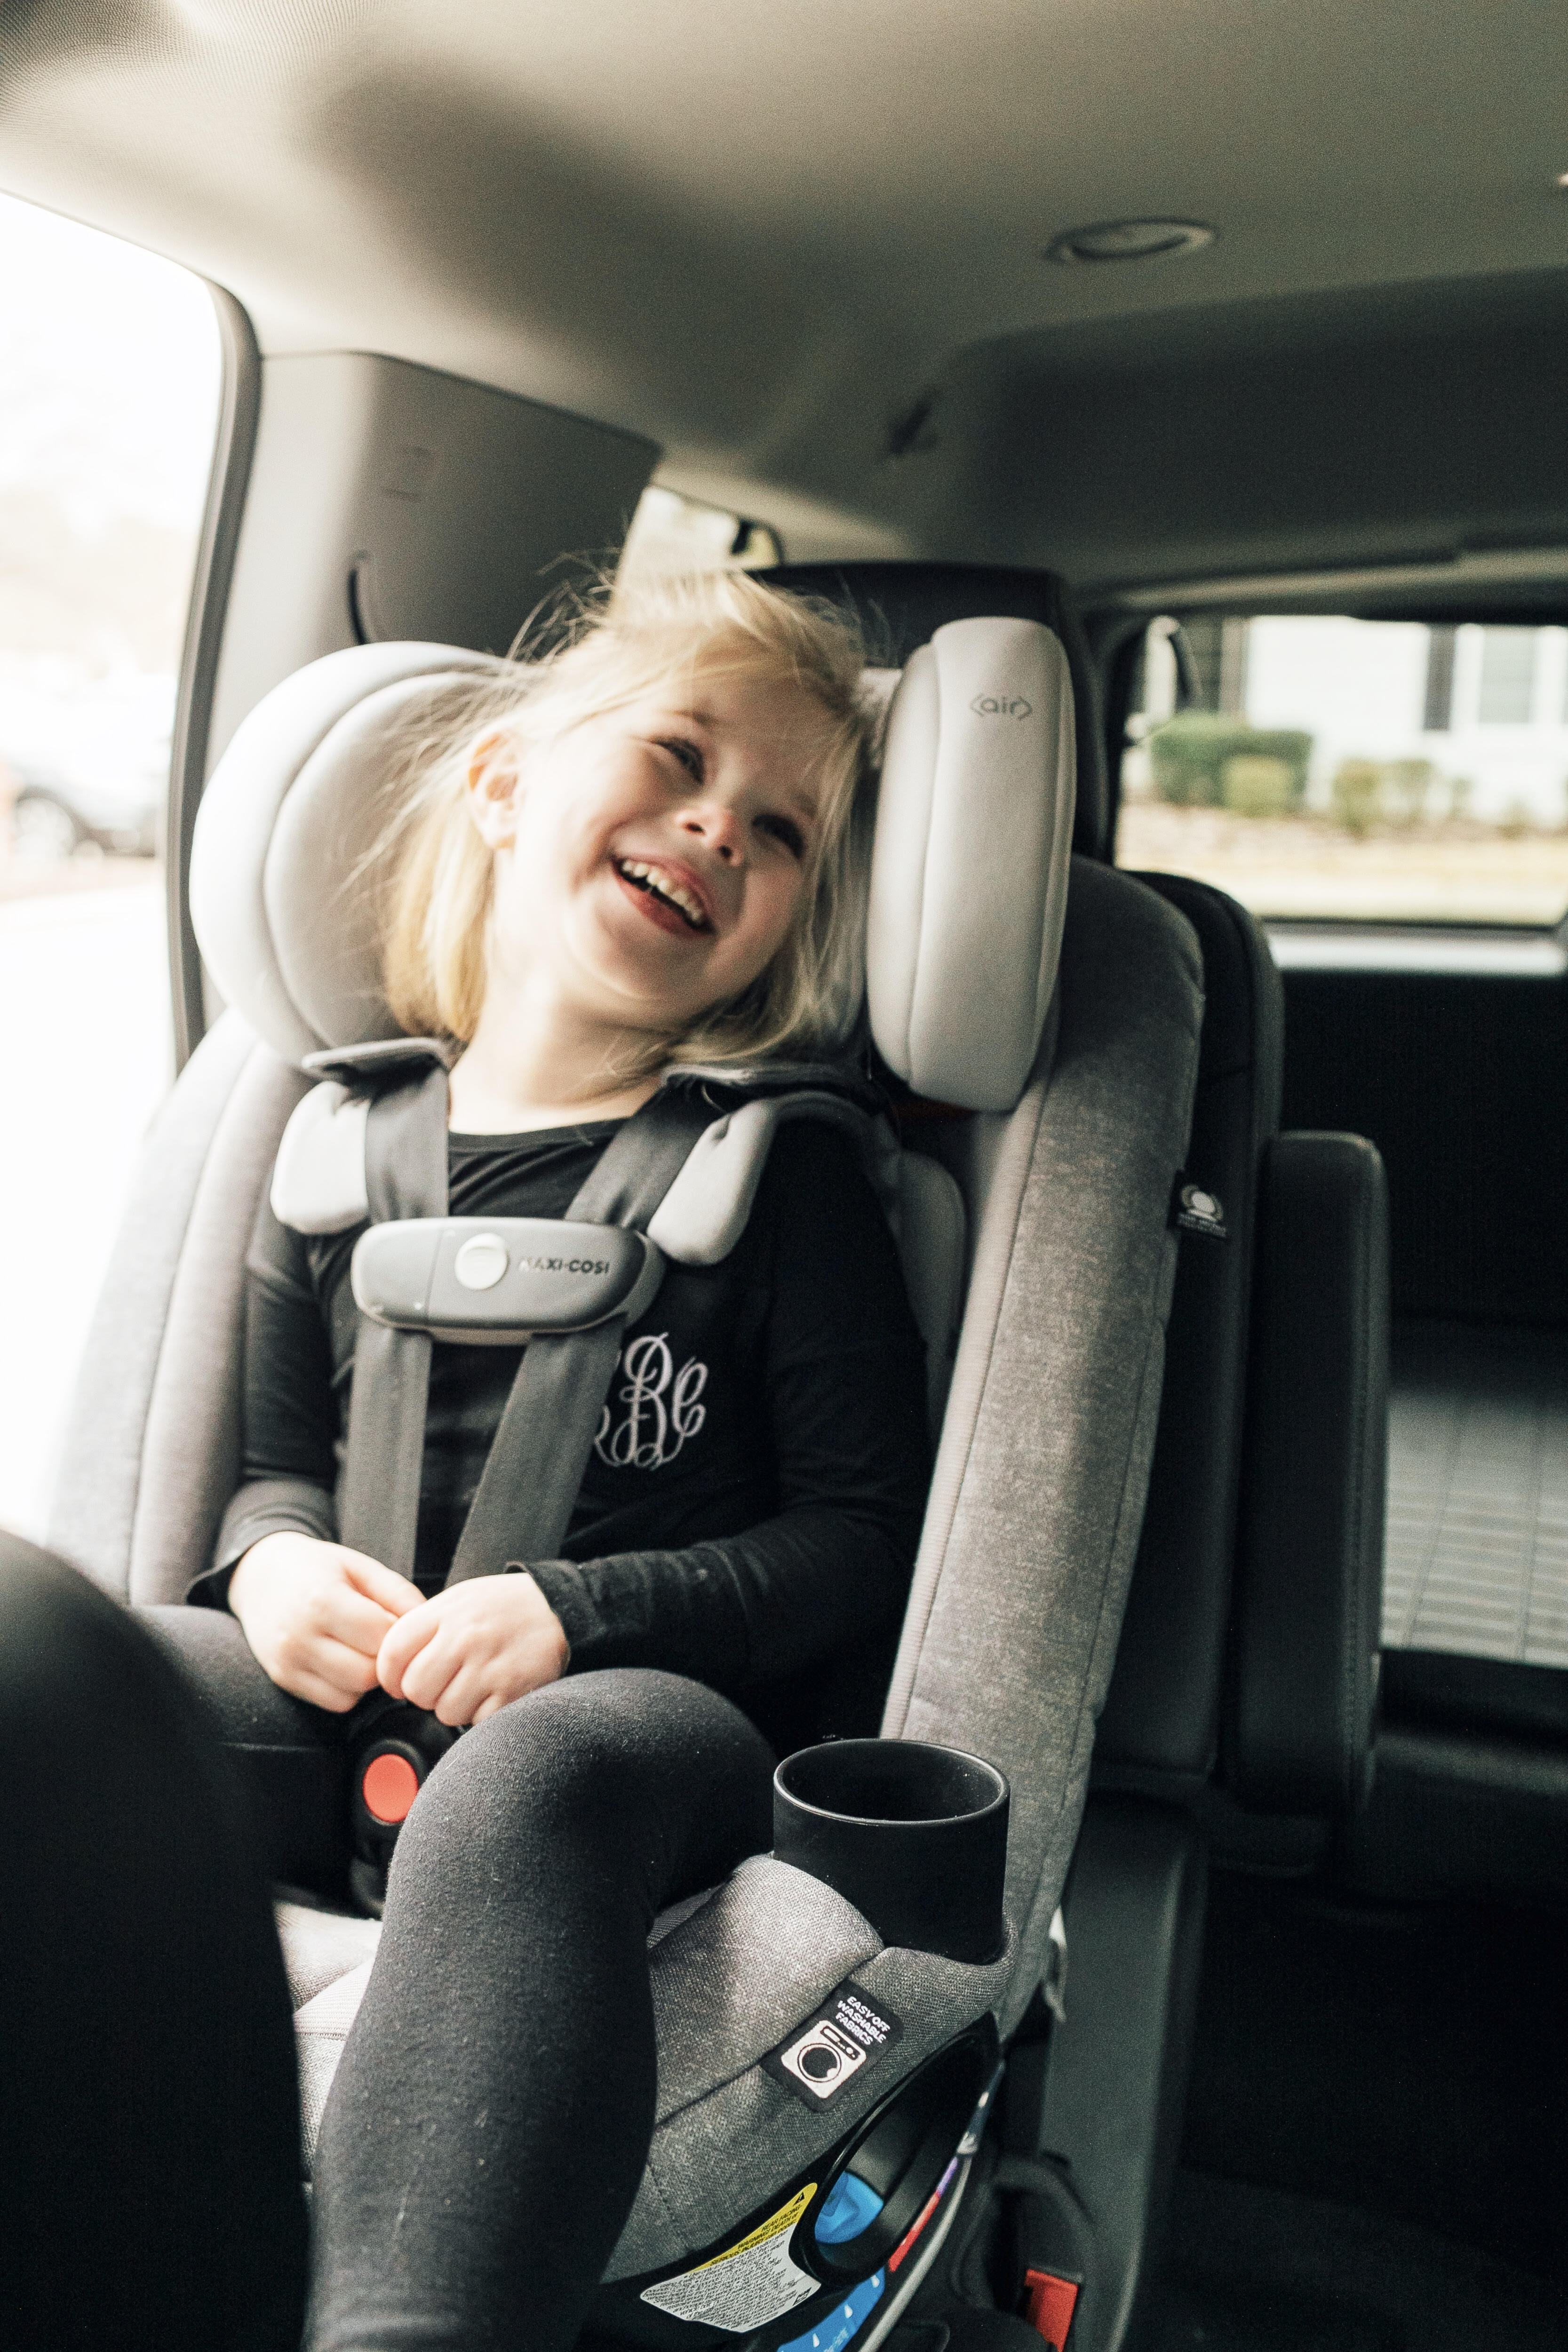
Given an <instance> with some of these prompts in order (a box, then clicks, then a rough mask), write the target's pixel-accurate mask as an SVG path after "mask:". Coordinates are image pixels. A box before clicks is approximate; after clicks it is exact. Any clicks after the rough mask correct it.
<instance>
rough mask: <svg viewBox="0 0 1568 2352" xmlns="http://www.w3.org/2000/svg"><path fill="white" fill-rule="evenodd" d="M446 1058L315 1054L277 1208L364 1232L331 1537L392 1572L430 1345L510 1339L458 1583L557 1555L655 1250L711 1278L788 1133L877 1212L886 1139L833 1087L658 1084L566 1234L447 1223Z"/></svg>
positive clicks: (558, 1228) (571, 1215)
mask: <svg viewBox="0 0 1568 2352" xmlns="http://www.w3.org/2000/svg"><path fill="white" fill-rule="evenodd" d="M310 1067H312V1068H313V1069H315V1070H319V1071H321V1073H322V1074H323V1076H326V1078H327V1083H325V1084H323V1085H321V1086H319V1087H317V1088H316V1090H315V1093H314V1094H313V1095H311V1096H307V1097H306V1098H305V1101H304V1102H303V1103H302V1104H301V1105H300V1108H299V1110H298V1112H297V1113H296V1115H295V1121H294V1122H291V1132H290V1133H289V1135H286V1136H285V1139H284V1147H283V1149H281V1150H280V1151H279V1162H278V1175H277V1178H276V1180H275V1182H274V1188H273V1206H274V1209H275V1211H276V1212H277V1213H278V1214H279V1217H280V1219H281V1221H282V1222H283V1223H288V1224H293V1225H296V1226H297V1228H298V1229H299V1230H301V1231H305V1232H318V1233H320V1232H331V1231H336V1230H342V1229H343V1228H344V1227H345V1226H346V1225H347V1224H349V1223H358V1222H362V1221H363V1219H364V1218H365V1217H367V1216H368V1218H369V1219H370V1220H371V1222H370V1223H369V1226H368V1228H367V1230H366V1231H365V1232H364V1233H363V1234H361V1236H360V1239H359V1241H358V1243H357V1244H356V1245H355V1249H354V1255H353V1268H352V1276H353V1294H354V1298H355V1301H356V1303H357V1305H358V1306H359V1307H360V1310H361V1316H360V1328H359V1334H358V1339H357V1341H356V1344H355V1350H354V1373H353V1395H352V1399H351V1402H350V1408H349V1427H348V1439H347V1458H346V1461H345V1464H344V1471H343V1479H342V1494H341V1501H340V1509H339V1526H340V1532H341V1535H342V1541H343V1542H344V1543H345V1544H348V1545H350V1546H352V1547H353V1549H355V1550H359V1551H363V1552H365V1553H367V1554H368V1555H369V1556H370V1557H371V1558H372V1559H378V1560H380V1561H382V1562H383V1563H384V1565H385V1566H386V1567H388V1568H392V1569H395V1570H396V1571H397V1572H398V1573H399V1574H400V1575H404V1576H410V1575H412V1573H413V1569H414V1561H415V1552H416V1535H417V1528H418V1517H419V1485H420V1475H421V1472H422V1468H423V1461H424V1436H425V1419H426V1407H427V1403H428V1397H429V1383H430V1363H431V1353H430V1351H431V1345H432V1342H433V1341H434V1340H436V1339H443V1340H452V1341H464V1342H467V1343H468V1344H479V1345H489V1346H505V1345H517V1344H518V1343H520V1342H521V1343H524V1354H523V1358H522V1361H521V1365H520V1366H519V1368H518V1372H517V1377H516V1379H515V1380H514V1381H513V1383H512V1387H511V1391H510V1395H509V1397H508V1399H507V1402H506V1405H505V1407H504V1409H503V1411H502V1414H501V1418H500V1424H499V1426H498V1428H497V1431H496V1434H495V1439H494V1442H493V1443H492V1444H491V1447H490V1451H489V1458H488V1459H487V1461H486V1464H485V1467H484V1471H483V1474H482V1475H481V1477H480V1480H479V1487H478V1490H477V1491H476V1493H475V1496H474V1499H473V1503H472V1505H471V1507H470V1508H469V1512H468V1518H467V1520H466V1522H465V1524H464V1528H463V1531H462V1535H461V1537H460V1538H459V1539H458V1547H457V1550H456V1552H455V1554H454V1556H453V1559H452V1564H451V1568H450V1570H449V1571H448V1574H447V1582H448V1583H449V1584H454V1583H461V1582H463V1581H465V1580H467V1579H468V1578H469V1577H474V1576H484V1575H491V1574H494V1573H496V1572H497V1571H498V1570H500V1568H501V1566H502V1565H503V1564H507V1563H514V1562H517V1561H519V1560H521V1561H526V1560H529V1559H551V1558H552V1557H553V1556H554V1555H555V1554H556V1553H557V1552H558V1551H559V1550H560V1548H561V1544H562V1541H563V1538H564V1536H565V1533H566V1529H567V1527H568V1524H569V1522H570V1519H571V1515H572V1510H573V1507H574V1503H575V1501H576V1498H577V1494H578V1491H579V1489H580V1487H581V1485H582V1481H583V1476H584V1472H585V1470H586V1467H587V1462H588V1454H589V1452H590V1450H591V1448H592V1445H593V1441H594V1436H595V1431H596V1429H597V1427H598V1423H599V1416H600V1413H601V1412H602V1410H603V1407H604V1402H605V1396H606V1395H607V1393H608V1391H609V1387H610V1382H611V1381H612V1380H613V1378H614V1376H615V1369H616V1362H617V1360H618V1358H619V1354H620V1349H621V1342H622V1339H623V1338H624V1336H625V1333H626V1328H627V1326H628V1324H630V1323H632V1322H634V1321H636V1320H637V1318H639V1317H640V1316H641V1315H642V1314H644V1313H645V1312H646V1310H647V1307H649V1306H650V1305H651V1304H652V1302H653V1299H654V1297H655V1296H656V1294H657V1292H658V1286H659V1283H660V1282H661V1280H662V1278H663V1274H664V1266H665V1261H666V1257H667V1256H668V1255H673V1256H675V1257H676V1258H678V1259H679V1260H680V1261H682V1262H684V1263H688V1264H693V1265H713V1264H716V1263H718V1262H719V1260H720V1259H721V1258H722V1257H724V1256H726V1255H728V1253H729V1251H730V1250H731V1248H733V1246H734V1244H735V1243H736V1241H737V1240H738V1239H739V1237H740V1234H742V1232H743V1231H744V1228H745V1223H746V1220H747V1217H748V1216H749V1214H750V1212H751V1208H752V1202H753V1200H754V1198H755V1194H756V1189H757V1185H758V1183H759V1182H760V1181H761V1177H762V1171H763V1168H764V1166H765V1165H766V1161H767V1156H768V1150H769V1147H770V1145H771V1143H772V1139H773V1134H774V1133H775V1132H776V1130H777V1128H778V1127H779V1125H780V1124H781V1123H782V1122H784V1121H785V1120H791V1119H794V1118H817V1119H822V1120H825V1121H826V1122H827V1123H829V1124H831V1125H836V1126H838V1127H840V1128H841V1129H845V1130H847V1133H848V1134H849V1135H850V1137H851V1138H852V1139H854V1140H855V1141H856V1143H857V1144H858V1148H859V1150H860V1155H861V1158H862V1160H863V1163H864V1164H865V1166H866V1169H867V1172H868V1175H869V1176H870V1177H871V1179H872V1181H873V1182H874V1183H875V1184H876V1185H877V1188H878V1190H879V1192H880V1193H881V1195H882V1197H883V1200H884V1202H885V1203H886V1205H887V1206H888V1208H889V1214H890V1215H896V1207H897V1177H896V1165H897V1145H896V1143H895V1142H894V1141H893V1140H892V1138H891V1136H890V1133H889V1129H887V1127H886V1124H885V1122H884V1121H883V1120H881V1119H880V1118H878V1117H877V1116H876V1115H875V1113H876V1111H877V1109H878V1108H879V1100H878V1097H876V1095H875V1094H874V1092H873V1091H872V1090H871V1089H870V1088H869V1087H867V1086H866V1085H865V1084H864V1083H863V1082H861V1081H859V1080H858V1079H857V1078H855V1077H854V1076H852V1075H851V1074H849V1073H847V1072H845V1071H840V1070H837V1069H825V1068H824V1067H823V1066H821V1065H813V1064H799V1065H784V1066H779V1065H774V1066H771V1067H769V1068H767V1069H765V1070H759V1071H751V1070H731V1069H723V1070H718V1069H714V1070H695V1069H694V1070H690V1071H679V1072H673V1073H671V1074H670V1075H669V1076H668V1078H667V1079H666V1082H665V1083H664V1085H662V1086H661V1087H659V1089H658V1093H656V1094H655V1095H653V1096H652V1097H650V1098H649V1100H648V1101H647V1103H645V1104H644V1105H643V1107H642V1108H641V1109H640V1110H638V1111H637V1112H636V1113H635V1114H634V1116H633V1117H632V1118H629V1119H627V1120H626V1123H625V1125H624V1126H623V1127H622V1128H621V1129H620V1130H619V1132H618V1133H617V1134H616V1136H614V1137H613V1138H612V1139H611V1141H610V1143H609V1144H608V1146H607V1147H606V1149H605V1151H604V1152H603V1154H602V1155H601V1157H600V1158H599V1160H597V1162H596V1163H595V1166H594V1168H593V1170H592V1171H590V1173H589V1175H588V1177H587V1179H586V1181H584V1184H583V1185H582V1187H581V1188H580V1190H579V1192H578V1193H577V1195H576V1197H575V1199H574V1201H573V1202H572V1203H571V1206H570V1208H569V1209H568V1210H567V1213H566V1216H565V1218H564V1219H562V1220H559V1221H558V1220H554V1219H543V1218H530V1217H490V1218H483V1217H449V1216H448V1215H447V1108H448V1096H447V1052H446V1049H445V1047H444V1046H442V1045H440V1044H439V1043H438V1042H437V1041H436V1040H433V1039H427V1038H413V1039H399V1040H396V1041H395V1042H392V1043H390V1044H386V1045H376V1046H367V1047H358V1048H349V1049H347V1050H344V1051H339V1052H335V1053H332V1054H323V1055H316V1056H313V1057H312V1059H311V1063H310ZM367 1088H368V1089H369V1091H368V1092H367ZM718 1088H722V1089H724V1091H725V1092H727V1093H728V1094H730V1096H731V1098H732V1099H731V1107H730V1108H724V1107H723V1106H722V1104H721V1103H719V1102H716V1101H715V1089H718ZM733 1097H741V1099H740V1100H739V1101H738V1102H736V1101H734V1100H733ZM716 1112H717V1113H718V1115H717V1116H715V1113H716ZM650 1228H651V1230H650ZM661 1244H662V1246H661Z"/></svg>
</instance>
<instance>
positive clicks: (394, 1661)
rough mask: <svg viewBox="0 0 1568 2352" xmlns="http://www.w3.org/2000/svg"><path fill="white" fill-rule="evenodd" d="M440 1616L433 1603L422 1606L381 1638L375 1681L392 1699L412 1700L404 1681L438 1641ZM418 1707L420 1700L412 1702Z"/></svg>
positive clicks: (412, 1610)
mask: <svg viewBox="0 0 1568 2352" xmlns="http://www.w3.org/2000/svg"><path fill="white" fill-rule="evenodd" d="M440 1623H441V1617H440V1612H439V1611H438V1609H437V1606H436V1603H435V1602H434V1601H423V1602H421V1604H420V1606H419V1607H418V1608H417V1609H410V1610H409V1611H408V1612H407V1613H406V1615H405V1616H401V1617H395V1618H394V1619H393V1621H392V1623H391V1624H390V1625H389V1626H388V1627H387V1628H386V1630H385V1632H384V1634H383V1636H382V1639H381V1642H380V1644H379V1645H378V1647H377V1650H376V1654H375V1677H376V1680H377V1682H379V1683H380V1685H381V1686H382V1689H383V1690H384V1691H385V1692H387V1693H388V1695H389V1696H391V1697H393V1698H405V1697H408V1696H409V1694H408V1692H407V1690H406V1689H405V1675H407V1672H408V1669H409V1667H410V1666H411V1665H412V1664H413V1663H414V1661H415V1659H416V1657H417V1656H418V1655H419V1654H420V1652H421V1651H422V1650H424V1649H425V1648H426V1646H427V1645H428V1644H429V1643H431V1642H432V1641H433V1640H434V1639H435V1637H436V1635H437V1632H438V1631H439V1629H440ZM410 1704H411V1705H413V1706H422V1705H423V1704H424V1702H423V1701H422V1700H420V1699H410Z"/></svg>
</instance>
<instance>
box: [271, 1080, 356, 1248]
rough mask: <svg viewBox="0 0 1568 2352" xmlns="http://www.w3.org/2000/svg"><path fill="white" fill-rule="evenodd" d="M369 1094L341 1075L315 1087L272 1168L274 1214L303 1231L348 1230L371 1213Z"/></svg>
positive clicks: (297, 1111)
mask: <svg viewBox="0 0 1568 2352" xmlns="http://www.w3.org/2000/svg"><path fill="white" fill-rule="evenodd" d="M369 1108H370V1099H369V1097H368V1096H366V1095H363V1094H350V1092H349V1090H348V1088H347V1087H341V1086H339V1085H338V1084H337V1082H336V1080H335V1079H331V1078H329V1079H327V1080H325V1081H324V1082H323V1083H322V1084H321V1086H319V1087H311V1089H310V1093H309V1094H308V1095H307V1096H306V1097H305V1098H304V1100H303V1101H302V1102H300V1103H299V1104H297V1105H296V1107H295V1110H294V1115H293V1117H292V1118H290V1120H289V1124H288V1126H287V1127H286V1128H285V1129H284V1130H283V1139H282V1141H281V1142H280V1143H279V1146H278V1158H277V1160H276V1161H275V1162H274V1164H273V1170H272V1192H271V1201H272V1213H273V1215H274V1216H275V1217H276V1218H277V1220H278V1222H279V1224H280V1225H288V1226H289V1227H290V1229H291V1230H292V1231H293V1232H295V1233H297V1234H342V1233H346V1232H347V1231H348V1229H349V1227H350V1226H351V1225H359V1224H363V1223H364V1220H365V1219H366V1218H367V1217H368V1216H369V1214H370V1201H369V1198H368V1196H367V1194H366V1192H365V1181H364V1122H365V1114H366V1112H367V1111H368V1110H369Z"/></svg>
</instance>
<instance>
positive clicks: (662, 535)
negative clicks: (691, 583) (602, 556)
mask: <svg viewBox="0 0 1568 2352" xmlns="http://www.w3.org/2000/svg"><path fill="white" fill-rule="evenodd" d="M783 561H784V551H783V549H782V547H781V545H780V542H779V537H778V533H777V532H776V531H774V530H772V529H770V527H769V526H768V524H766V523H765V522H752V521H751V520H749V519H748V518H747V517H746V516H745V515H739V514H733V513H731V510H730V509H729V508H727V507H710V506H705V505H704V504H703V503H702V501H701V500H700V499H687V498H682V497H681V495H680V493H679V491H678V490H667V489H665V488H662V487H661V485H659V484H658V483H657V482H654V483H650V484H649V486H648V488H647V489H646V490H645V491H644V492H643V494H642V496H641V498H640V499H638V500H637V512H636V514H634V515H633V517H632V523H631V529H630V530H628V531H627V533H626V546H625V548H624V549H623V550H622V552H621V560H620V563H619V566H618V567H617V568H618V570H619V572H621V573H622V574H625V575H631V574H635V573H638V572H641V573H643V574H645V575H646V574H647V573H648V572H724V571H729V570H731V569H732V570H735V571H738V572H752V571H755V570H756V569H757V568H758V567H759V566H760V565H763V564H768V563H780V562H783Z"/></svg>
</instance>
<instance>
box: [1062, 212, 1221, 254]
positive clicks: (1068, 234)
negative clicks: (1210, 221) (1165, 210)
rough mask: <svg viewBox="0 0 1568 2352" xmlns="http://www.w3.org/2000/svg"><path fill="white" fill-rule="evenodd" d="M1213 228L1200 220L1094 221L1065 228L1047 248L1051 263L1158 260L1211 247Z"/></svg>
mask: <svg viewBox="0 0 1568 2352" xmlns="http://www.w3.org/2000/svg"><path fill="white" fill-rule="evenodd" d="M1213 236H1214V231H1213V229H1212V228H1205V226H1204V225H1203V223H1202V222H1201V221H1181V220H1122V221H1094V222H1092V223H1091V224H1090V225H1089V227H1087V228H1068V229H1064V230H1063V231H1062V234H1061V235H1060V236H1058V237H1053V238H1052V239H1051V242H1050V244H1049V245H1048V246H1047V247H1046V257H1047V260H1050V261H1159V260H1162V259H1163V258H1164V257H1165V256H1166V255H1167V254H1173V253H1195V252H1196V251H1197V249H1198V247H1199V246H1201V245H1207V244H1209V243H1210V242H1211V241H1212V239H1213Z"/></svg>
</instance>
